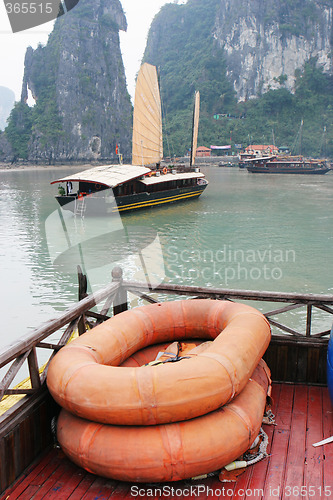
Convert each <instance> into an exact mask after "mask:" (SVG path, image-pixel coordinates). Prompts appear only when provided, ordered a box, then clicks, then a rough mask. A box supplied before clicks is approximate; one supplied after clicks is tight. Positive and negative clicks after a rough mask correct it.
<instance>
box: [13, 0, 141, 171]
mask: <svg viewBox="0 0 333 500" xmlns="http://www.w3.org/2000/svg"><path fill="white" fill-rule="evenodd" d="M126 29H127V23H126V18H125V15H124V12H123V9H122V6H121V3H120V1H119V0H80V2H79V3H78V5H77V6H76V7H75V8H74V9H73V10H72V11H70V12H69V13H67V14H66V15H64V16H62V17H60V18H59V19H58V20H57V21H56V23H55V26H54V29H53V32H52V33H51V35H50V37H49V40H48V43H47V45H46V46H45V47H42V46H39V47H38V48H37V49H36V50H33V49H32V48H31V47H30V48H28V50H27V52H26V57H25V71H24V78H23V86H22V98H21V103H24V102H25V101H26V100H27V97H28V89H30V91H31V94H32V96H33V97H34V99H35V101H36V105H35V106H34V108H32V111H31V113H32V117H31V119H32V126H31V135H30V140H29V143H28V159H29V160H31V161H38V160H40V161H43V162H50V163H51V162H53V161H59V160H60V161H68V160H76V161H80V160H102V159H107V160H109V159H113V158H115V157H116V156H115V147H116V143H118V144H120V146H121V152H122V153H123V155H124V156H125V157H129V156H130V150H131V145H130V140H131V114H132V105H131V102H130V97H129V94H128V92H127V88H126V80H125V73H124V66H123V61H122V57H121V52H120V43H119V30H126Z"/></svg>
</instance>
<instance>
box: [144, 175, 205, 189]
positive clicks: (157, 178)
mask: <svg viewBox="0 0 333 500" xmlns="http://www.w3.org/2000/svg"><path fill="white" fill-rule="evenodd" d="M199 177H205V175H204V174H203V173H201V172H181V173H176V174H172V173H171V174H164V175H153V176H151V177H145V178H144V179H140V182H142V183H143V184H145V185H146V186H150V185H152V184H160V183H161V182H169V181H178V180H186V179H197V178H199Z"/></svg>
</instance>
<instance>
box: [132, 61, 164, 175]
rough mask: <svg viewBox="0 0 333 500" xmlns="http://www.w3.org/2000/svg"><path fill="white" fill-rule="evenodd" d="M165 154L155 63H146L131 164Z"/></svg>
mask: <svg viewBox="0 0 333 500" xmlns="http://www.w3.org/2000/svg"><path fill="white" fill-rule="evenodd" d="M162 158H163V139H162V111H161V99H160V91H159V85H158V79H157V72H156V67H155V66H152V65H151V64H147V63H144V64H143V65H142V66H141V68H140V71H139V74H138V78H137V82H136V88H135V98H134V114H133V137H132V164H133V165H150V164H154V163H159V162H160V161H161V159H162Z"/></svg>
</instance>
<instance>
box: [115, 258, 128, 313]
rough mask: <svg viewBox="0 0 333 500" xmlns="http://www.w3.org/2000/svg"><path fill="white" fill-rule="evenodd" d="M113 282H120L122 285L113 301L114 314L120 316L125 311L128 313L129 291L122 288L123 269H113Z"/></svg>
mask: <svg viewBox="0 0 333 500" xmlns="http://www.w3.org/2000/svg"><path fill="white" fill-rule="evenodd" d="M112 281H118V282H119V284H120V287H119V290H118V292H117V295H116V296H115V298H114V301H113V314H114V315H116V314H119V313H121V312H123V311H127V309H128V306H127V290H126V289H125V288H124V287H123V286H122V282H123V270H122V269H121V267H115V268H114V269H112Z"/></svg>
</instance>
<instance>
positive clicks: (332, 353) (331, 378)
mask: <svg viewBox="0 0 333 500" xmlns="http://www.w3.org/2000/svg"><path fill="white" fill-rule="evenodd" d="M327 385H328V389H329V393H330V398H331V402H332V405H333V327H332V330H331V336H330V340H329V342H328V350H327Z"/></svg>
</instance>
